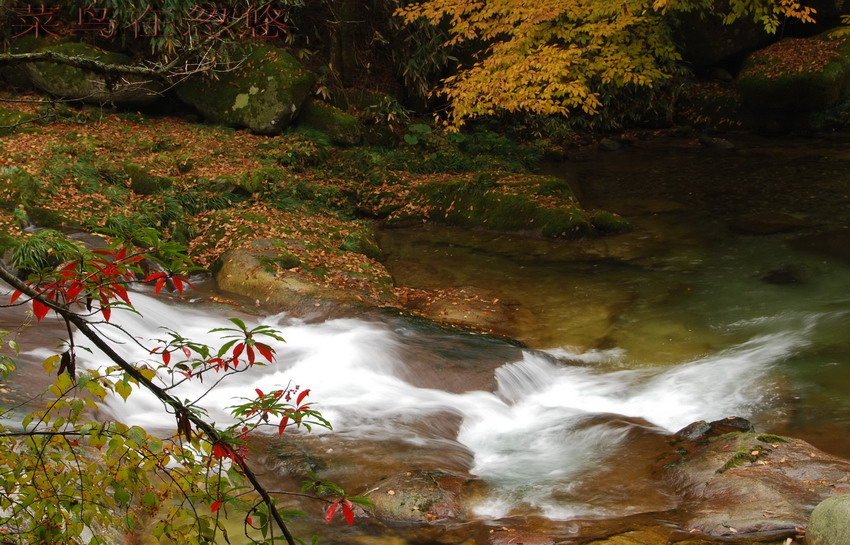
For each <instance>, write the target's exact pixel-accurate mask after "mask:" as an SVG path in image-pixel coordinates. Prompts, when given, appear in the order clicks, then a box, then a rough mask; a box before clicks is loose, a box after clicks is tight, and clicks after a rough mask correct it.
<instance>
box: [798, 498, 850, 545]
mask: <svg viewBox="0 0 850 545" xmlns="http://www.w3.org/2000/svg"><path fill="white" fill-rule="evenodd" d="M806 543H808V545H846V544H847V543H850V494H842V495H840V496H832V497H831V498H827V499H825V500H823V501H822V502H820V503H819V504H818V505H817V507H815V510H814V511H812V516H811V518H809V526H808V529H807V530H806Z"/></svg>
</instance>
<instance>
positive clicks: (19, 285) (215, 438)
mask: <svg viewBox="0 0 850 545" xmlns="http://www.w3.org/2000/svg"><path fill="white" fill-rule="evenodd" d="M0 279H2V280H3V281H5V282H7V283H8V284H9V285H10V286H12V287H13V288H14V289H16V290H19V291H21V292H22V293H24V294H25V295H27V296H28V297H30V298H31V299H34V300H37V301H39V302H40V303H42V304H43V305H46V306H48V307H50V308H51V309H52V310H54V311H55V312H56V313H57V314H59V315H60V316H61V317H62V318H63V319H64V320H65V321H66V322H69V323H71V324H73V325H74V326H76V328H77V331H79V332H80V333H82V334H83V335H84V336H85V337H86V338H87V339H89V340H90V341H91V342H92V343H93V344H94V345H95V346H96V347H97V348H99V349H100V350H101V351H102V352H103V353H104V354H106V356H107V357H108V358H109V359H110V360H112V361H113V362H114V363H115V364H116V365H118V367H120V368H121V369H122V370H123V371H124V372H126V373H127V374H128V375H130V376H131V377H132V378H133V379H135V380H136V381H138V382H139V384H141V385H142V386H144V387H145V388H146V389H147V390H148V391H149V392H151V393H152V394H153V395H154V396H156V398H157V399H159V400H160V401H161V402H162V403H163V405H165V406H167V407H170V408H172V409H173V410H174V411H175V413H176V414H178V415H182V416H183V417H184V418H187V419H188V420H189V421H190V422H192V424H194V425H195V427H196V428H197V429H198V430H200V431H201V432H203V434H204V435H205V436H206V438H207V440H208V441H210V442H211V443H213V444H216V443H224V444H226V441H225V440H224V438H223V436H222V435H221V434H220V433H219V432H218V430H216V429H215V428H214V427H213V426H211V425H210V424H209V423H207V422H206V421H204V420H203V419H201V418H200V417H198V416H196V415H195V414H193V413H192V412H191V411H190V410H189V408H188V407H186V406H185V405H184V404H183V403H181V402H180V401H179V400H178V399H177V398H175V397H172V396H171V395H170V394H169V393H168V392H166V391H165V390H163V389H162V388H161V387H159V386H157V385H156V384H154V383H153V382H152V381H150V380H148V379H147V378H146V377H145V376H144V375H143V374H142V373H141V372H139V370H138V369H137V368H136V367H135V366H133V365H132V364H131V363H130V362H128V361H127V360H125V359H124V358H123V357H121V355H120V354H118V353H117V352H115V350H113V349H112V347H111V346H110V345H109V344H108V343H107V342H106V341H104V340H103V339H102V338H101V337H100V335H99V334H98V332H97V331H96V330H95V329H93V328H92V327H91V325H90V324H89V322H88V321H87V320H86V319H84V318H82V317H81V316H79V315H78V314H76V313H74V312H72V311H70V310H68V308H67V307H66V306H64V305H60V304H58V303H56V302H55V301H53V300H51V299H48V298H46V297H44V296H43V295H41V294H40V293H38V292H37V291H35V290H34V289H32V288H31V287H29V286H27V285H26V284H25V283H24V282H22V281H21V280H19V279H18V278H17V277H16V276H15V275H14V274H12V272H11V271H9V270H8V269H7V268H6V264H5V263H2V262H0ZM230 451H231V453H232V455H233V460H234V462H236V464H237V465H238V466H239V467H240V468H241V469H242V473H243V474H244V475H245V478H246V479H248V482H250V483H251V486H253V487H254V490H256V491H257V493H258V494H259V495H260V498H262V500H263V503H265V504H266V506H268V509H269V514H270V515H271V517H272V518H273V519H274V521H275V523H276V524H277V526H278V528H280V530H281V532H282V533H283V535H284V537H285V538H286V542H287V543H288V545H295V538H294V537H293V536H292V534H291V533H290V531H289V528H287V526H286V523H285V522H284V520H283V517H282V516H281V514H280V512H279V511H278V510H277V508H276V507H275V505H274V501H273V500H272V497H271V495H270V494H269V492H268V491H267V490H266V489H265V487H264V486H263V485H262V484H261V483H260V481H259V480H258V479H257V476H256V474H255V473H254V472H253V471H252V470H251V469H250V468H249V467H248V464H247V462H246V460H245V459H244V458H243V457H242V456H241V455H240V454H239V453H238V452H236V451H235V450H234V449H230Z"/></svg>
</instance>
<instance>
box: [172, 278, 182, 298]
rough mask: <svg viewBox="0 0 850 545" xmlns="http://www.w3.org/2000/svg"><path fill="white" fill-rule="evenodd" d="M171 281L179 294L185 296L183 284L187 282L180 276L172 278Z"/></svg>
mask: <svg viewBox="0 0 850 545" xmlns="http://www.w3.org/2000/svg"><path fill="white" fill-rule="evenodd" d="M171 281H172V282H173V283H174V289H176V290H177V293H179V294H181V295H182V294H183V282H185V280H183V279H182V278H180V277H179V276H174V277H172V278H171Z"/></svg>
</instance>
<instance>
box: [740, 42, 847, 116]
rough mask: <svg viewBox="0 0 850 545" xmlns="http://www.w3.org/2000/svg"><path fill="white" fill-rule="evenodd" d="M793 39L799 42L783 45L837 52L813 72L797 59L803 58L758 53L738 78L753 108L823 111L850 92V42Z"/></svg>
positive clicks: (749, 59) (778, 45) (777, 46)
mask: <svg viewBox="0 0 850 545" xmlns="http://www.w3.org/2000/svg"><path fill="white" fill-rule="evenodd" d="M791 40H798V41H796V42H792V41H789V42H783V43H786V44H791V43H794V44H795V46H797V47H799V46H800V45H801V44H804V43H808V47H812V46H815V47H817V46H818V45H819V44H822V46H821V47H823V48H834V49H835V51H834V53H832V56H831V57H830V58H829V60H828V62H826V63H825V64H823V65H822V66H820V67H817V68H813V69H810V68H808V67H804V66H799V65H798V64H799V63H800V62H802V61H801V59H799V58H797V57H800V55H793V56H788V55H781V54H780V53H774V54H768V51H769V50H770V49H767V50H764V52H756V53H755V54H753V55H752V56H751V57H750V58H748V59H747V61H746V62H745V63H744V66H743V68H742V70H741V74H740V76H739V78H738V87H739V88H740V89H741V91H742V93H743V94H744V99H745V101H746V103H747V104H748V105H749V106H750V107H752V108H754V109H758V110H774V111H787V112H799V111H814V110H823V109H826V108H829V107H830V106H832V105H834V104H836V103H838V102H839V101H840V100H841V99H843V98H844V97H846V96H847V95H848V93H850V40H847V39H845V38H832V37H831V35H830V34H829V33H825V34H821V35H819V36H815V37H812V38H798V39H791ZM804 40H806V41H808V42H804ZM780 46H781V43H780V44H775V45H774V46H772V47H773V48H779V47H780ZM805 57H806V56H805V55H804V56H803V58H805Z"/></svg>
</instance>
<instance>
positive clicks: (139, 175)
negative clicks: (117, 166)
mask: <svg viewBox="0 0 850 545" xmlns="http://www.w3.org/2000/svg"><path fill="white" fill-rule="evenodd" d="M124 172H125V173H126V174H127V176H129V177H130V188H131V189H132V190H133V191H134V192H135V193H138V194H139V195H153V194H154V193H159V192H161V191H164V190H166V189H168V188H169V187H171V186H172V185H174V180H173V179H172V178H169V177H167V176H156V175H154V174H151V173H150V172H148V171H147V170H145V168H144V167H143V166H141V165H137V164H136V163H127V164H125V165H124Z"/></svg>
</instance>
